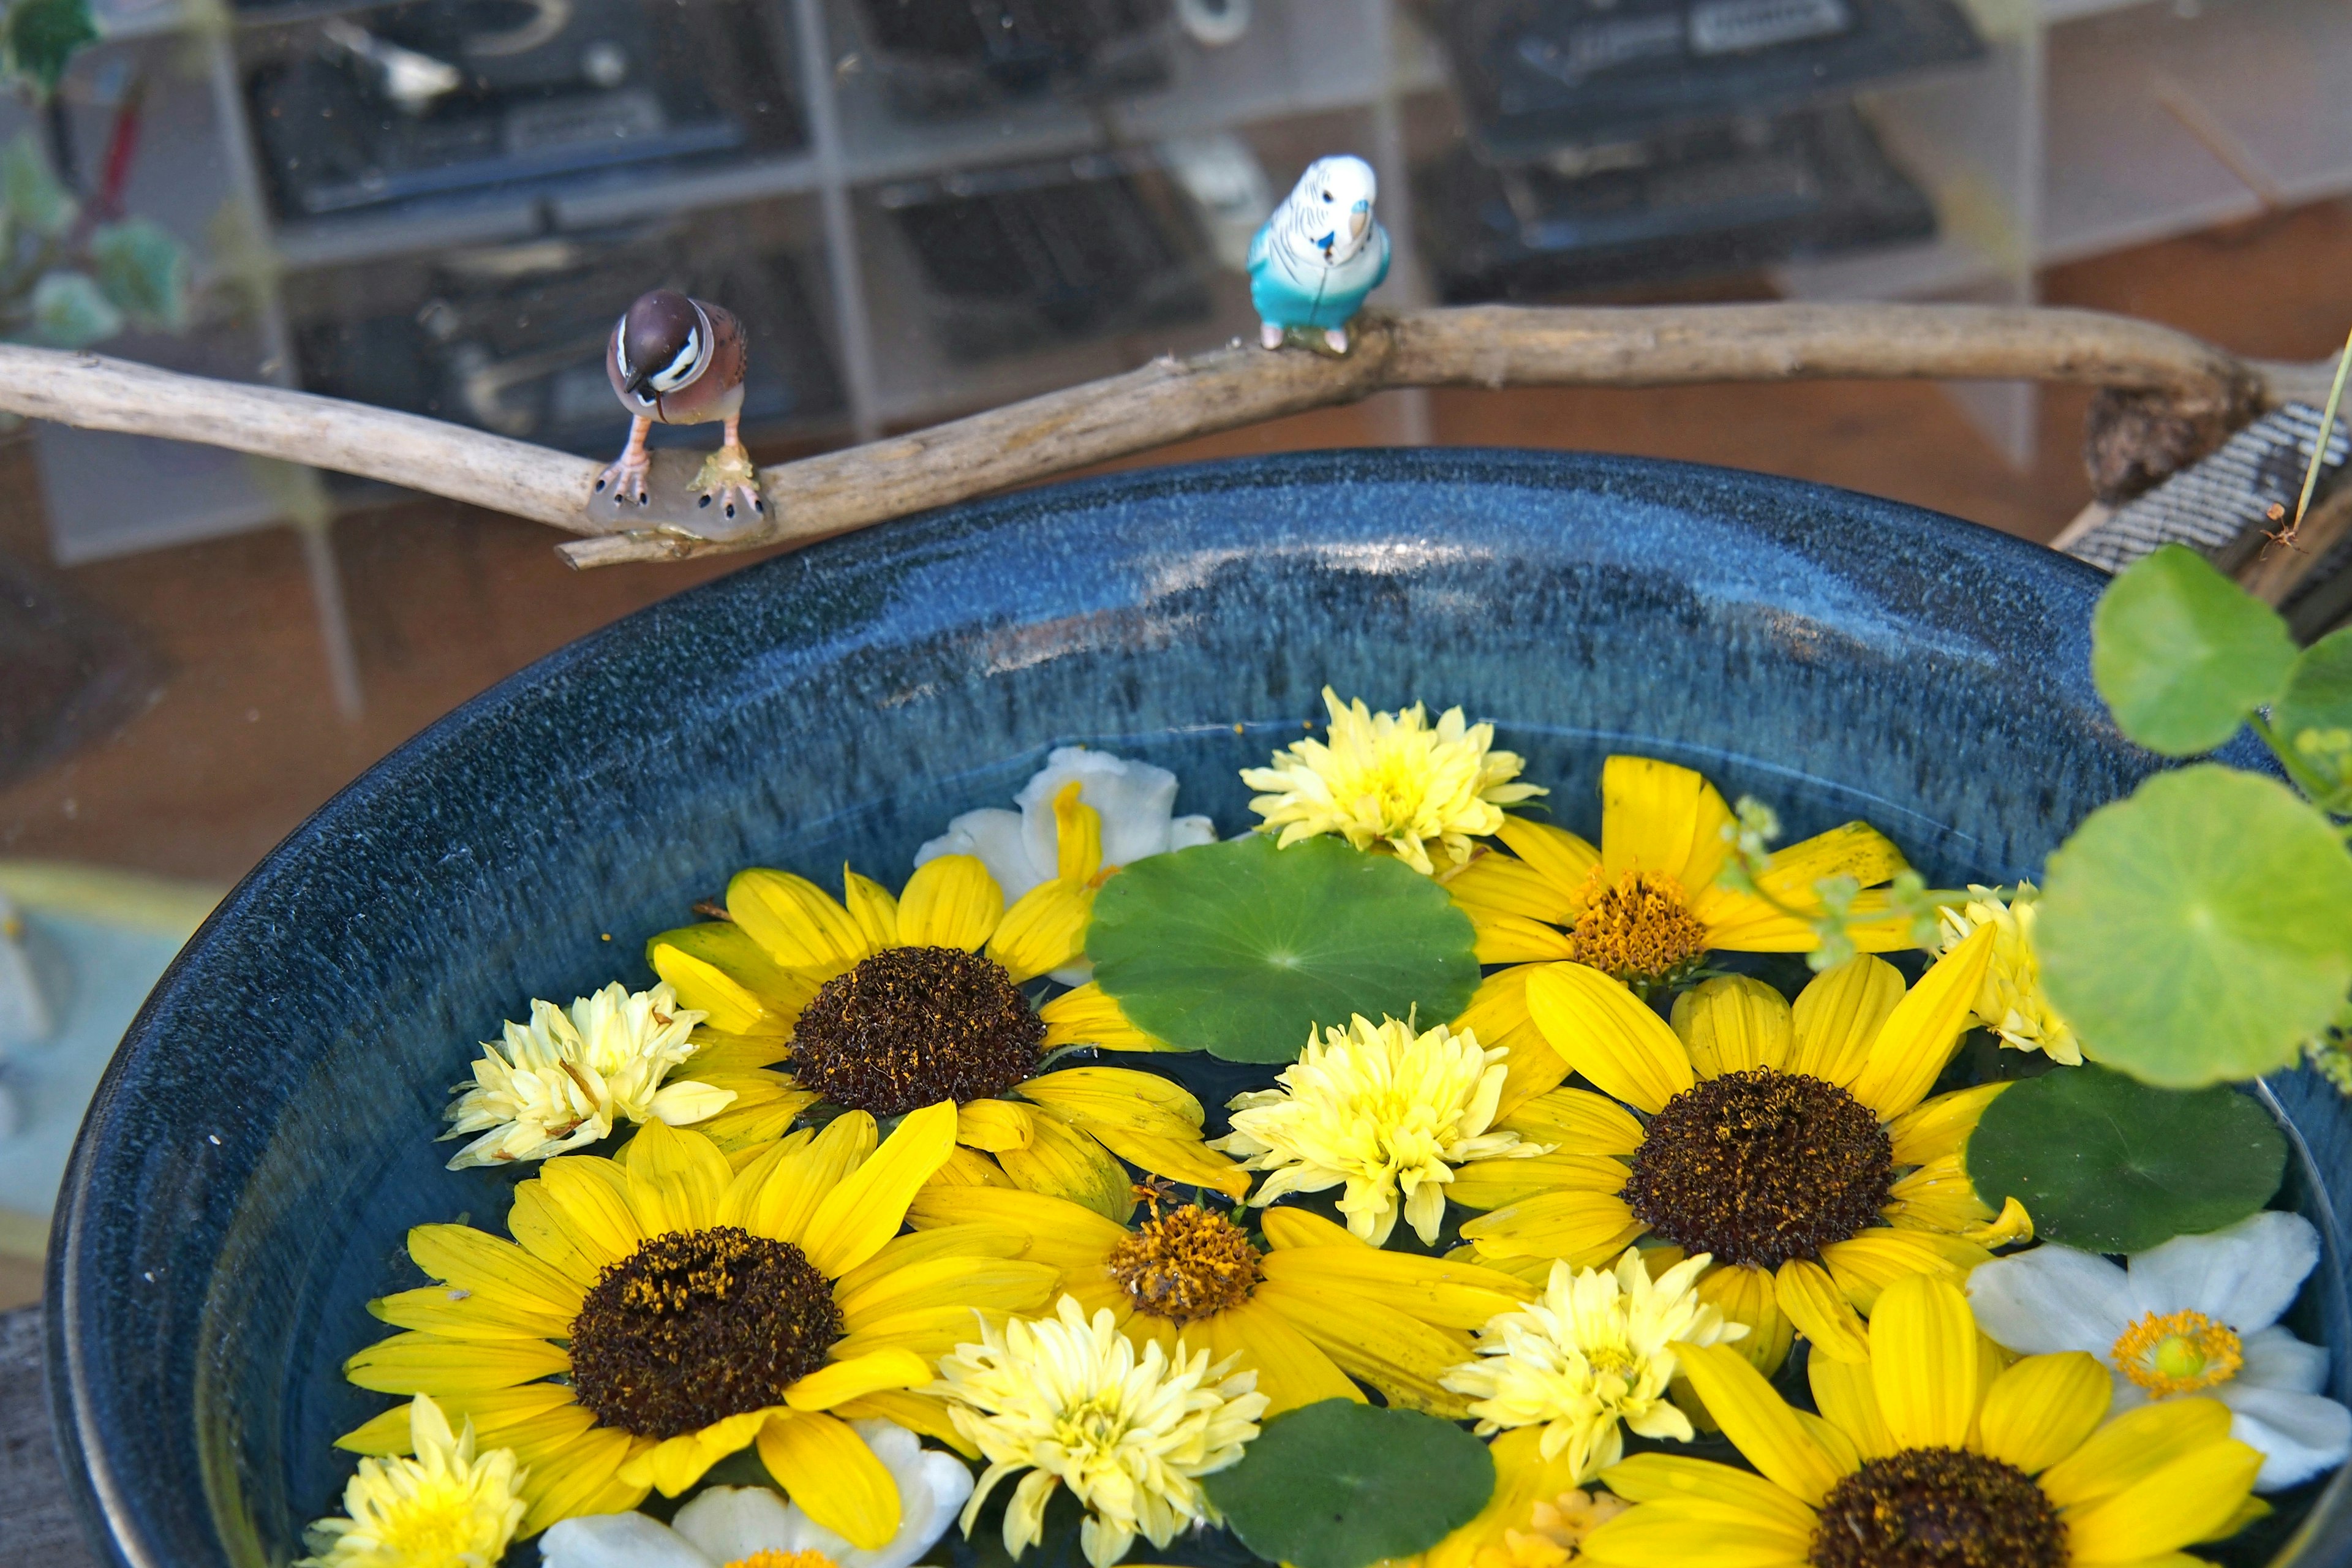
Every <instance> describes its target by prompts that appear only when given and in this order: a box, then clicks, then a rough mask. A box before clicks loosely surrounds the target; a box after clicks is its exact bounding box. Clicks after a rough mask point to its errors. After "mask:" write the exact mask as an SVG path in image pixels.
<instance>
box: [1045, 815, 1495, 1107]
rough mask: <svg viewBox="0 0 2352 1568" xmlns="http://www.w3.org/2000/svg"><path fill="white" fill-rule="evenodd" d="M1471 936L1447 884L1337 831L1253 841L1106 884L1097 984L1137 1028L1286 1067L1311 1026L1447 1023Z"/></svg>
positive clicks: (1151, 865)
mask: <svg viewBox="0 0 2352 1568" xmlns="http://www.w3.org/2000/svg"><path fill="white" fill-rule="evenodd" d="M1476 945H1477V938H1476V934H1475V932H1474V931H1472V930H1471V927H1470V918H1469V917H1468V916H1467V915H1465V914H1464V913H1463V912H1462V911H1461V910H1459V909H1457V908H1455V907H1454V900H1451V899H1449V898H1448V897H1446V895H1445V889H1443V888H1441V887H1439V886H1438V885H1437V884H1436V883H1435V882H1433V881H1431V880H1430V879H1428V878H1426V877H1424V876H1423V875H1422V874H1421V873H1420V872H1418V871H1415V870H1414V869H1412V868H1411V867H1409V866H1407V865H1404V864H1403V863H1402V862H1401V861H1398V860H1395V859H1393V858H1390V857H1388V856H1385V855H1367V854H1364V853H1363V852H1361V851H1360V850H1356V849H1351V848H1349V847H1348V846H1347V845H1346V844H1344V843H1342V842H1341V841H1340V840H1339V839H1336V838H1310V839H1307V841H1306V842H1304V843H1300V844H1294V845H1292V846H1291V847H1289V848H1287V849H1277V848H1276V847H1275V845H1274V839H1273V838H1272V837H1271V836H1269V835H1266V834H1262V833H1253V834H1251V835H1250V836H1249V837H1246V838H1238V839H1233V840H1229V841H1227V842H1225V843H1223V844H1203V845H1201V846H1199V847H1196V848H1192V849H1180V850H1177V851H1176V852H1175V853H1173V854H1170V855H1155V856H1152V857H1151V858H1150V859H1146V860H1139V861H1137V862H1136V863H1135V864H1134V865H1132V866H1129V867H1128V868H1126V869H1125V870H1123V871H1121V872H1119V874H1118V876H1116V877H1113V878H1112V879H1110V880H1109V881H1108V882H1106V883H1104V884H1103V888H1102V891H1101V893H1100V894H1098V895H1097V898H1096V900H1095V914H1094V924H1093V925H1092V927H1091V928H1089V930H1088V931H1087V957H1088V958H1090V959H1092V960H1093V961H1094V966H1095V979H1096V981H1097V983H1098V984H1100V985H1101V986H1102V988H1103V989H1104V990H1105V991H1107V992H1108V993H1109V994H1111V995H1112V996H1113V997H1114V998H1116V999H1117V1001H1118V1005H1119V1007H1120V1009H1121V1010H1122V1011H1124V1012H1125V1013H1126V1014H1127V1016H1128V1017H1129V1019H1130V1020H1131V1021H1132V1022H1133V1023H1134V1024H1135V1025H1136V1026H1138V1027H1139V1028H1141V1029H1143V1030H1145V1031H1147V1032H1148V1033H1150V1034H1153V1035H1157V1036H1159V1037H1160V1038H1161V1039H1163V1040H1165V1041H1167V1042H1168V1043H1169V1044H1170V1045H1171V1046H1174V1047H1177V1048H1178V1049H1180V1050H1205V1051H1207V1052H1209V1053H1210V1054H1211V1055H1213V1056H1217V1057H1223V1058H1225V1059H1226V1060H1228V1061H1237V1062H1287V1061H1294V1060H1296V1059H1297V1057H1298V1053H1299V1050H1300V1048H1301V1047H1304V1046H1305V1045H1306V1043H1307V1031H1308V1029H1309V1028H1310V1027H1312V1026H1326V1027H1332V1026H1339V1027H1344V1026H1346V1024H1347V1022H1348V1019H1349V1016H1351V1015H1353V1014H1357V1013H1361V1014H1363V1015H1364V1016H1366V1017H1368V1018H1370V1019H1372V1020H1374V1021H1375V1022H1377V1021H1379V1020H1380V1019H1381V1017H1382V1016H1390V1017H1396V1018H1402V1017H1406V1016H1410V1015H1411V1014H1412V1012H1413V1011H1414V1010H1415V1009H1418V1010H1419V1014H1420V1017H1421V1020H1422V1022H1423V1025H1424V1026H1427V1025H1429V1024H1436V1023H1445V1022H1448V1021H1450V1020H1452V1019H1453V1018H1454V1017H1455V1016H1458V1015H1459V1014H1460V1013H1461V1011H1462V1009H1463V1008H1464V1007H1465V1006H1466V1005H1469V1001H1470V995H1471V993H1472V992H1474V991H1475V990H1476V989H1477V987H1478V960H1477V957H1476V954H1475V948H1476Z"/></svg>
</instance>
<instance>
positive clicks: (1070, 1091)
mask: <svg viewBox="0 0 2352 1568" xmlns="http://www.w3.org/2000/svg"><path fill="white" fill-rule="evenodd" d="M1013 1093H1015V1094H1018V1095H1020V1096H1022V1097H1023V1098H1024V1099H1027V1100H1035V1101H1036V1102H1037V1103H1038V1104H1040V1105H1049V1106H1052V1107H1053V1108H1054V1109H1055V1110H1059V1111H1062V1112H1064V1113H1065V1114H1066V1115H1067V1116H1068V1117H1069V1118H1071V1119H1072V1120H1074V1121H1076V1122H1077V1124H1078V1125H1079V1126H1081V1127H1084V1128H1086V1129H1087V1131H1097V1129H1099V1128H1101V1127H1105V1126H1109V1127H1123V1128H1125V1129H1126V1130H1127V1131H1130V1132H1141V1133H1144V1134H1146V1135H1148V1136H1150V1137H1153V1138H1186V1137H1191V1138H1198V1137H1199V1136H1200V1135H1201V1125H1202V1121H1204V1120H1205V1116H1204V1113H1203V1112H1202V1109H1201V1102H1200V1100H1197V1099H1195V1098H1193V1096H1192V1091H1191V1090H1190V1089H1186V1088H1185V1087H1184V1086H1183V1085H1182V1084H1180V1083H1177V1082H1175V1081H1174V1080H1173V1079H1167V1078H1163V1077H1161V1076H1160V1074H1158V1073H1156V1072H1138V1071H1136V1070H1135V1069H1134V1068H1105V1067H1077V1068H1062V1069H1060V1070H1059V1071H1057V1072H1049V1073H1045V1074H1043V1075H1041V1076H1040V1077H1037V1078H1033V1079H1028V1080H1027V1081H1026V1082H1023V1083H1017V1084H1015V1085H1013Z"/></svg>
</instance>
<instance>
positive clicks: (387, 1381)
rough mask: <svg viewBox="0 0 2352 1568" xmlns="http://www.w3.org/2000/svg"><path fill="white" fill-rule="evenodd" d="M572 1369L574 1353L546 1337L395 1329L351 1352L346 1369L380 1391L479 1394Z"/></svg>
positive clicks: (358, 1381)
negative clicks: (446, 1335)
mask: <svg viewBox="0 0 2352 1568" xmlns="http://www.w3.org/2000/svg"><path fill="white" fill-rule="evenodd" d="M571 1370H572V1357H571V1356H570V1355H569V1354H568V1353H566V1352H565V1351H564V1350H563V1348H562V1346H561V1345H551V1344H549V1343H548V1342H546V1341H545V1340H523V1341H517V1340H445V1339H442V1338H440V1337H439V1336H438V1335H436V1334H419V1333H404V1334H394V1335H393V1336H392V1337H391V1338H390V1339H387V1340H379V1341H377V1342H375V1343H374V1344H372V1345H370V1346H368V1347H367V1348H366V1349H365V1350H362V1351H361V1352H358V1353H357V1354H355V1355H353V1356H352V1359H351V1360H349V1361H347V1362H345V1363H343V1375H344V1376H345V1377H347V1378H349V1379H351V1381H352V1383H354V1384H357V1385H359V1386H360V1387H362V1388H366V1389H373V1391H374V1392H376V1393H378V1394H431V1395H433V1396H434V1397H435V1398H436V1399H438V1398H441V1397H442V1396H443V1395H445V1394H481V1393H487V1392H488V1391H489V1390H491V1389H494V1388H512V1387H513V1386H514V1385H515V1384H521V1383H534V1382H536V1381H538V1380H539V1379H541V1378H542V1377H546V1376H549V1375H550V1374H551V1373H559V1372H569V1371H571Z"/></svg>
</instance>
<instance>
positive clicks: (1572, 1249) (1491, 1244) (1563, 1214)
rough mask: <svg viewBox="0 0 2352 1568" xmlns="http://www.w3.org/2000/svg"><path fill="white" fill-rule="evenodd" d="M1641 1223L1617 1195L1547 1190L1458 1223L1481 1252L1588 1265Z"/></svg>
mask: <svg viewBox="0 0 2352 1568" xmlns="http://www.w3.org/2000/svg"><path fill="white" fill-rule="evenodd" d="M1643 1228H1644V1227H1643V1225H1642V1222H1641V1221H1639V1220H1637V1219H1635V1218H1634V1217H1633V1210H1632V1209H1630V1208H1627V1207H1626V1206H1625V1200H1624V1199H1622V1198H1621V1197H1615V1196H1612V1195H1611V1194H1606V1193H1547V1194H1544V1195H1543V1196H1542V1197H1539V1198H1529V1199H1528V1200H1527V1201H1526V1202H1524V1203H1516V1204H1513V1205H1510V1207H1508V1208H1500V1209H1496V1211H1495V1212H1494V1213H1492V1214H1487V1215H1479V1216H1478V1217H1477V1218H1476V1219H1474V1220H1472V1221H1470V1222H1469V1223H1468V1224H1466V1225H1465V1226H1463V1227H1462V1238H1463V1239H1464V1240H1465V1241H1467V1242H1470V1243H1471V1244H1472V1245H1474V1246H1475V1247H1477V1248H1478V1255H1479V1256H1480V1257H1481V1258H1565V1259H1567V1260H1568V1261H1569V1262H1570V1264H1572V1265H1573V1266H1575V1267H1576V1268H1592V1267H1594V1266H1596V1265H1598V1264H1601V1263H1605V1262H1607V1261H1609V1260H1610V1259H1611V1258H1615V1257H1617V1256H1618V1255H1619V1254H1620V1253H1622V1252H1623V1251H1624V1250H1625V1248H1626V1247H1630V1246H1632V1245H1633V1242H1634V1241H1635V1240H1636V1239H1637V1238H1638V1237H1640V1236H1641V1235H1642V1233H1643Z"/></svg>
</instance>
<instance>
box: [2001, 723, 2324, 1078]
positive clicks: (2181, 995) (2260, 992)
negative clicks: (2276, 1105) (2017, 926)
mask: <svg viewBox="0 0 2352 1568" xmlns="http://www.w3.org/2000/svg"><path fill="white" fill-rule="evenodd" d="M2033 934H2034V947H2035V949H2036V951H2037V952H2038V953H2039V955H2040V957H2041V960H2042V984H2043V985H2044V986H2045V987H2046V988H2047V989H2048V991H2049V993H2050V1000H2051V1001H2052V1002H2053V1004H2054V1005H2056V1006H2057V1009H2058V1011H2059V1013H2060V1014H2061V1015H2063V1016H2064V1017H2065V1019H2066V1021H2067V1022H2068V1023H2070V1024H2072V1025H2073V1026H2074V1032H2075V1033H2076V1034H2077V1035H2079V1036H2080V1037H2082V1041H2083V1048H2084V1052H2085V1053H2086V1054H2088V1055H2090V1056H2093V1057H2095V1058H2098V1059H2099V1060H2100V1061H2102V1062H2105V1063H2106V1064H2107V1065H2108V1066H2109V1067H2113V1068H2121V1069H2122V1070H2123V1071H2125V1072H2127V1073H2130V1074H2131V1075H2132V1076H2133V1077H2135V1078H2139V1079H2146V1080H2147V1081H2148V1082H2150V1083H2160V1084H2168V1085H2171V1086H2173V1087H2175V1088H2193V1087H2196V1086H2197V1085H2200V1084H2208V1083H2218V1082H2221V1081H2222V1080H2224V1079H2247V1078H2254V1077H2257V1076H2259V1075H2260V1074H2263V1073H2266V1072H2270V1071H2273V1069H2276V1068H2283V1067H2286V1066H2289V1065H2291V1064H2292V1063H2294V1061H2295V1060H2296V1059H2297V1058H2298V1056H2299V1055H2300V1054H2301V1051H2302V1047H2303V1042H2304V1041H2305V1040H2307V1039H2310V1038H2311V1037H2313V1036H2315V1035H2316V1034H2318V1033H2319V1031H2320V1029H2321V1028H2322V1027H2323V1026H2326V1023H2327V1022H2328V1020H2329V1019H2331V1018H2332V1017H2334V1016H2335V1015H2336V1009H2337V1008H2338V1007H2340V1006H2341V1005H2343V1003H2344V998H2345V993H2346V990H2347V986H2352V855H2347V854H2346V853H2345V848H2344V846H2343V844H2342V842H2341V841H2339V840H2338V839H2337V837H2336V833H2335V831H2334V829H2332V828H2330V827H2329V826H2328V825H2327V821H2326V818H2325V817H2323V816H2320V814H2319V813H2318V812H2317V811H2315V810H2314V809H2313V808H2312V807H2311V806H2309V805H2305V803H2304V802H2302V801H2300V800H2298V799H2296V798H2295V796H2294V793H2293V792H2292V791H2290V790H2289V789H2288V788H2287V787H2286V786H2285V785H2284V784H2279V783H2277V782H2276V781H2275V780H2272V779H2266V778H2262V777H2259V776H2257V775H2255V774H2253V773H2239V772H2236V771H2234V770H2232V769H2230V768H2224V767H2219V766H2215V765H2212V764H2210V763H2206V764H2200V765H2199V766H2196V767H2189V768H2182V769H2180V770H2179V771H2178V772H2174V773H2159V774H2158V775H2157V776H2156V777H2154V778H2152V779H2150V780H2148V781H2147V783H2146V784H2142V785H2140V787H2139V790H2138V792H2137V794H2135V795H2132V796H2131V798H2130V799H2128V800H2123V801H2118V802H2116V804H2115V805H2105V806H2101V807H2100V808H2099V809H2098V810H2096V811H2095V812H2093V813H2092V814H2091V815H2090V816H2088V817H2086V818H2084V822H2083V826H2081V827H2080V828H2078V829H2076V830H2075V833H2074V837H2072V838H2070V839H2068V840H2067V841H2066V843H2065V845H2064V846H2063V847H2061V848H2060V849H2059V850H2058V852H2057V853H2056V854H2054V855H2053V856H2052V857H2051V858H2050V878H2049V882H2048V884H2047V885H2046V886H2045V887H2044V889H2043V890H2042V906H2041V915H2040V918H2039V923H2038V924H2037V926H2036V927H2035V930H2034V933H2033Z"/></svg>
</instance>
